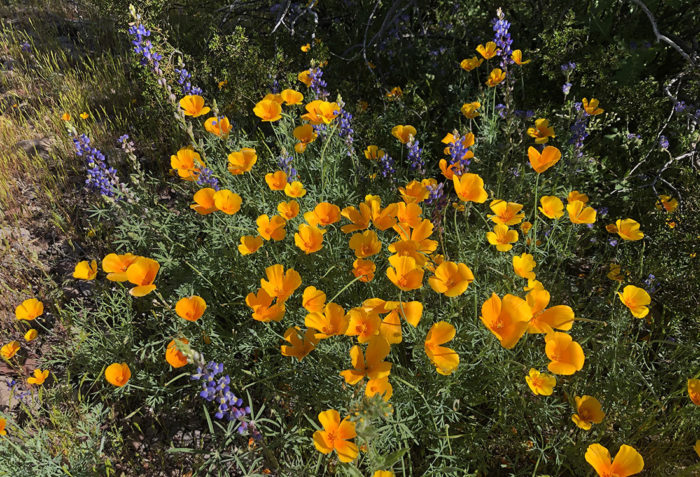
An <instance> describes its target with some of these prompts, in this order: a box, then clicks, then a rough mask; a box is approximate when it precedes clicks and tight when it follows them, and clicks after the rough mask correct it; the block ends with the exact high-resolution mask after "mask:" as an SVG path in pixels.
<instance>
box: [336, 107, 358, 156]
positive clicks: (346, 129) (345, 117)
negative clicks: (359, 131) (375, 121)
mask: <svg viewBox="0 0 700 477" xmlns="http://www.w3.org/2000/svg"><path fill="white" fill-rule="evenodd" d="M339 106H340V111H338V116H337V117H338V136H340V137H341V139H343V140H344V141H345V146H346V148H347V150H348V156H352V155H353V154H354V153H355V147H354V146H353V141H354V139H353V134H355V131H354V130H353V128H352V122H351V121H352V114H351V113H350V112H349V111H348V110H347V109H345V103H343V102H342V101H341V102H340V104H339Z"/></svg>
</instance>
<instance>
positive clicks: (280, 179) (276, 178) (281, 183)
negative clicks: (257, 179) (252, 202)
mask: <svg viewBox="0 0 700 477" xmlns="http://www.w3.org/2000/svg"><path fill="white" fill-rule="evenodd" d="M265 182H266V183H267V186H268V187H269V188H270V190H284V188H285V187H286V186H287V174H285V173H284V171H275V172H274V173H272V172H269V173H267V174H265Z"/></svg>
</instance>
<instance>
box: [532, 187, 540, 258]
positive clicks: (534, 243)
mask: <svg viewBox="0 0 700 477" xmlns="http://www.w3.org/2000/svg"><path fill="white" fill-rule="evenodd" d="M539 186H540V174H537V179H536V180H535V205H533V206H532V214H533V216H532V228H533V231H532V232H533V234H532V235H533V236H532V240H531V241H530V249H531V250H532V249H533V248H537V199H538V197H537V194H538V192H539V190H538V189H539Z"/></svg>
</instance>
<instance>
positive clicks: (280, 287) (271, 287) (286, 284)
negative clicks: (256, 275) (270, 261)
mask: <svg viewBox="0 0 700 477" xmlns="http://www.w3.org/2000/svg"><path fill="white" fill-rule="evenodd" d="M265 274H266V275H267V280H265V279H264V278H262V279H260V286H261V287H262V289H263V290H265V291H266V292H267V293H268V294H269V295H270V296H271V297H276V298H277V300H278V301H286V300H287V298H289V297H290V296H291V295H292V293H294V290H296V289H297V288H299V286H300V285H301V276H300V275H299V272H297V271H296V270H294V269H293V268H290V269H289V270H287V271H286V272H285V271H284V267H283V266H282V265H280V264H277V265H272V266H270V267H267V268H266V269H265Z"/></svg>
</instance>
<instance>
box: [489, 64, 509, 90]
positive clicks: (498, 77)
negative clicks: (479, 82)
mask: <svg viewBox="0 0 700 477" xmlns="http://www.w3.org/2000/svg"><path fill="white" fill-rule="evenodd" d="M504 79H506V72H505V71H502V70H501V69H500V68H494V69H493V70H492V71H491V74H490V75H489V77H488V79H487V80H486V86H488V87H489V88H493V87H494V86H498V85H499V84H501V83H502V82H503V80H504Z"/></svg>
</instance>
